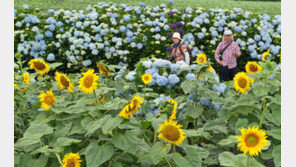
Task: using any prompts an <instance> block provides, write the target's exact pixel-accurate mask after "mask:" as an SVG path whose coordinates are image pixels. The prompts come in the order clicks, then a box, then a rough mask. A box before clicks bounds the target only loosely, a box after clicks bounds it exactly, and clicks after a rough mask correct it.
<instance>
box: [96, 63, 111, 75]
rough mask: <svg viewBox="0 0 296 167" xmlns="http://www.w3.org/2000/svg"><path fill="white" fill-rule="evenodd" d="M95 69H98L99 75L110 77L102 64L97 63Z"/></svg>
mask: <svg viewBox="0 0 296 167" xmlns="http://www.w3.org/2000/svg"><path fill="white" fill-rule="evenodd" d="M97 67H98V68H99V71H100V74H107V75H108V76H110V75H111V73H110V72H109V71H108V69H107V68H106V67H104V66H103V64H102V63H97Z"/></svg>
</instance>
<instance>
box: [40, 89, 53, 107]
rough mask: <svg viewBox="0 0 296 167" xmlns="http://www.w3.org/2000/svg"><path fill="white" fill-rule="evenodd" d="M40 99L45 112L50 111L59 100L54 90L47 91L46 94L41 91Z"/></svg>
mask: <svg viewBox="0 0 296 167" xmlns="http://www.w3.org/2000/svg"><path fill="white" fill-rule="evenodd" d="M38 97H39V98H40V100H39V101H41V102H42V103H41V107H42V108H44V109H45V110H48V109H50V107H51V105H52V104H53V102H54V101H56V100H57V99H56V98H55V97H54V95H53V93H52V90H49V91H47V92H46V93H44V92H43V91H41V93H40V95H39V96H38Z"/></svg>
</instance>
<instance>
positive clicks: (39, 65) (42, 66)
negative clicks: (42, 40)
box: [29, 59, 49, 75]
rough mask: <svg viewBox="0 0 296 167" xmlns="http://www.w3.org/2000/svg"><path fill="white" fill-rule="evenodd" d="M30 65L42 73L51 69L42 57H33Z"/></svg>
mask: <svg viewBox="0 0 296 167" xmlns="http://www.w3.org/2000/svg"><path fill="white" fill-rule="evenodd" d="M29 66H30V68H31V69H35V71H36V72H39V73H40V74H41V75H43V74H45V73H47V72H48V71H49V66H48V65H47V64H46V63H45V61H43V60H42V59H32V60H30V61H29Z"/></svg>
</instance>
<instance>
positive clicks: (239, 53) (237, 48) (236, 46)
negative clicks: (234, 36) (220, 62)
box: [235, 43, 241, 57]
mask: <svg viewBox="0 0 296 167" xmlns="http://www.w3.org/2000/svg"><path fill="white" fill-rule="evenodd" d="M235 44H236V45H235V51H236V57H239V56H240V55H241V51H240V48H239V46H238V44H237V43H235Z"/></svg>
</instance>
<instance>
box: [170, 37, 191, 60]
mask: <svg viewBox="0 0 296 167" xmlns="http://www.w3.org/2000/svg"><path fill="white" fill-rule="evenodd" d="M172 40H173V42H174V43H172V44H171V47H172V54H171V56H170V57H169V60H170V61H171V62H173V63H176V62H178V61H184V62H185V63H186V64H188V65H189V64H190V61H191V56H190V53H191V52H190V49H189V48H188V46H186V45H185V44H184V43H183V40H182V38H181V35H180V33H179V32H175V33H174V34H173V37H172ZM189 52H190V53H189Z"/></svg>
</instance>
